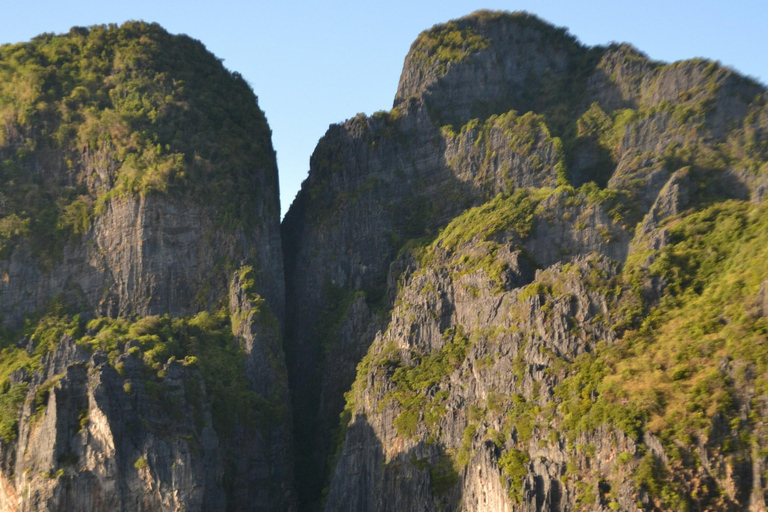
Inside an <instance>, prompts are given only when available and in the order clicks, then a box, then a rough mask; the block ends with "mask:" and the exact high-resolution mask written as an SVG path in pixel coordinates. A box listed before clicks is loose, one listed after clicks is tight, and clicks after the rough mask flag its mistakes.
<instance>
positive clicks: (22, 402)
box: [0, 23, 294, 511]
mask: <svg viewBox="0 0 768 512" xmlns="http://www.w3.org/2000/svg"><path fill="white" fill-rule="evenodd" d="M0 62H2V69H3V71H2V78H1V79H0V89H2V91H3V95H2V100H0V119H1V120H0V159H2V176H1V177H0V182H1V183H2V188H1V189H0V209H1V210H2V211H0V214H2V218H0V243H1V245H2V253H1V254H0V275H2V279H0V318H1V319H2V323H3V326H4V328H5V330H4V331H3V341H2V345H0V347H1V348H2V365H3V366H2V368H3V369H2V371H0V410H2V418H0V424H1V425H2V429H1V430H2V432H0V468H1V470H0V482H1V483H0V510H3V511H27V510H30V511H31V510H245V509H249V510H290V509H291V508H292V507H293V501H294V498H293V474H292V465H291V455H290V454H291V441H290V439H291V433H290V428H289V425H290V408H289V398H288V391H287V383H286V375H285V366H284V365H285V363H284V356H283V352H282V347H281V336H282V325H283V308H284V285H283V280H282V279H281V278H280V277H279V276H281V275H282V272H283V263H282V253H281V245H280V233H279V210H280V208H279V199H278V197H279V196H278V184H277V167H276V163H275V155H274V151H273V149H272V145H271V140H270V131H269V127H268V126H267V123H266V119H265V118H264V114H263V113H262V112H261V110H260V109H259V108H258V105H257V101H256V98H255V96H254V95H253V92H252V91H251V90H250V87H248V85H247V84H246V83H245V81H244V80H243V79H242V78H241V77H239V75H237V74H232V73H230V72H228V71H226V70H225V69H224V68H223V66H222V65H221V62H220V61H219V60H218V59H216V58H215V57H214V56H213V55H211V54H210V53H208V52H207V51H206V50H205V48H204V47H203V46H202V44H200V43H199V42H197V41H195V40H193V39H191V38H188V37H186V36H172V35H170V34H168V33H167V32H165V31H164V30H163V29H161V28H160V27H158V26H157V25H148V24H144V23H127V24H125V25H123V26H121V27H117V26H112V25H111V26H107V27H101V26H97V27H91V28H89V29H85V28H74V29H72V30H71V31H70V33H69V34H65V35H60V36H53V35H44V36H40V37H39V38H36V39H35V40H33V41H32V42H30V43H24V44H18V45H8V46H4V47H2V48H0ZM275 276H278V277H275Z"/></svg>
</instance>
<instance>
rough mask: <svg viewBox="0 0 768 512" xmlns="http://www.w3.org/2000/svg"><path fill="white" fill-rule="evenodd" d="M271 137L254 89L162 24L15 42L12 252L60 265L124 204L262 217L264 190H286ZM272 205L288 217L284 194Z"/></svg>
mask: <svg viewBox="0 0 768 512" xmlns="http://www.w3.org/2000/svg"><path fill="white" fill-rule="evenodd" d="M269 140H270V130H269V127H268V126H267V123H266V120H265V118H264V114H263V113H262V112H261V110H259V108H258V106H257V103H256V97H255V96H254V94H253V92H252V91H251V89H250V87H249V86H248V84H247V83H246V82H245V80H243V79H242V77H240V76H239V75H238V74H236V73H234V74H233V73H230V72H228V71H227V70H226V69H225V68H224V67H223V66H222V64H221V62H220V61H219V60H218V59H216V58H215V57H214V56H213V55H211V54H210V53H208V52H207V51H206V50H205V48H204V47H203V45H202V44H201V43H199V42H198V41H195V40H193V39H191V38H189V37H187V36H172V35H170V34H168V33H167V32H165V31H164V30H163V29H162V28H160V27H159V26H158V25H156V24H146V23H140V22H128V23H125V24H124V25H122V26H120V27H118V26H115V25H109V26H94V27H91V28H73V29H72V30H71V31H70V32H69V33H68V34H63V35H51V34H45V35H42V36H39V37H37V38H35V39H33V40H32V41H31V42H29V43H20V44H13V45H5V46H2V47H0V185H1V187H0V188H1V189H2V190H1V191H0V245H1V246H2V247H3V248H6V247H9V246H12V245H14V243H15V241H16V240H18V239H19V238H28V239H29V240H30V243H31V245H32V248H33V250H34V251H35V252H36V253H38V254H41V255H44V256H45V257H47V258H48V259H50V258H51V257H55V256H56V255H57V254H58V252H59V251H60V250H61V247H62V245H63V244H64V243H65V242H66V240H67V239H68V237H70V236H76V235H79V234H81V233H84V232H86V231H87V230H88V228H89V226H90V224H91V222H92V220H93V218H94V216H98V215H100V214H101V213H102V212H103V211H104V209H105V208H106V207H107V202H108V200H109V199H110V198H112V197H116V196H123V195H132V196H139V195H146V194H152V193H167V194H173V195H176V196H178V197H191V198H197V200H198V202H199V203H200V204H207V205H212V206H214V207H215V208H216V213H217V215H216V218H217V222H219V223H220V224H221V225H223V226H230V227H231V226H235V225H238V224H240V223H243V222H249V221H252V220H253V219H252V216H253V209H252V208H250V207H249V201H251V200H252V198H253V193H254V192H255V191H259V190H260V189H262V190H263V189H264V188H265V186H274V189H275V191H276V190H277V187H276V183H275V181H276V178H277V176H276V168H275V158H274V152H273V150H272V147H271V144H270V142H269ZM264 200H265V201H266V202H267V204H268V208H270V209H271V210H272V211H274V212H275V214H276V212H277V196H276V192H275V194H274V195H273V196H272V197H265V198H264ZM6 254H7V253H6Z"/></svg>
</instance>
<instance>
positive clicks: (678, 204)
mask: <svg viewBox="0 0 768 512" xmlns="http://www.w3.org/2000/svg"><path fill="white" fill-rule="evenodd" d="M765 104H766V96H765V90H764V88H763V87H762V86H761V85H760V84H756V83H754V82H752V81H750V80H748V79H745V78H743V77H740V76H738V75H737V74H735V73H734V72H733V71H730V70H728V69H724V68H722V67H720V66H719V65H717V64H716V63H710V62H707V61H703V60H693V61H685V62H680V63H675V64H669V65H668V64H663V63H658V62H654V61H651V60H649V59H648V58H647V57H645V56H644V55H642V54H641V53H639V52H638V51H636V50H635V49H633V48H631V47H629V46H627V45H614V46H610V47H607V48H585V47H583V46H581V45H580V44H579V43H578V42H577V41H576V40H575V39H573V38H572V37H571V36H570V35H568V34H567V33H565V32H564V31H563V30H560V29H555V28H553V27H551V26H549V25H547V24H545V23H543V22H541V21H540V20H538V19H536V18H535V17H532V16H529V15H526V14H509V13H488V12H480V13H476V14H473V15H471V16H469V17H467V18H462V19H461V20H456V21H454V22H450V23H447V24H445V25H437V26H435V27H433V29H431V30H429V31H427V32H425V33H423V34H422V35H420V36H419V38H418V39H417V41H416V42H415V43H414V44H413V46H412V48H411V52H410V53H409V55H408V56H407V57H406V59H405V67H404V71H403V75H402V77H401V80H400V85H399V88H398V93H397V96H396V99H395V107H394V108H393V110H392V111H390V112H388V113H377V114H375V115H374V116H372V117H370V118H367V117H364V116H361V115H359V116H357V117H355V118H354V119H351V120H349V121H347V122H345V123H344V124H342V125H338V126H332V127H331V128H330V129H329V131H328V133H327V134H326V136H325V137H324V138H323V139H322V140H321V141H320V143H319V145H318V148H317V150H316V151H315V154H314V155H313V158H312V161H311V169H310V175H309V177H308V178H307V180H306V182H305V183H304V185H303V187H302V191H301V192H300V194H299V196H298V197H297V200H296V202H295V203H294V204H293V205H292V207H291V210H290V211H289V214H288V215H287V216H286V219H285V222H284V224H283V244H284V245H283V247H284V253H285V255H286V284H287V289H286V297H287V312H288V313H287V314H288V318H289V322H288V327H287V330H286V342H287V350H288V361H289V362H288V365H289V376H290V380H291V389H292V391H293V393H294V395H293V397H294V400H295V402H294V403H295V404H297V409H296V429H295V431H296V432H297V436H299V438H300V442H301V443H303V444H302V446H301V450H300V456H299V458H298V459H297V464H298V471H299V482H300V484H299V485H300V488H301V489H302V492H303V493H304V503H303V505H304V506H306V508H307V509H311V508H316V507H320V503H321V501H322V502H324V503H325V505H324V506H325V508H326V509H327V510H420V511H422V510H446V509H448V510H461V509H468V510H572V509H575V508H578V507H580V508H584V509H589V510H605V509H622V510H637V509H664V508H668V509H675V510H679V509H684V508H689V509H703V508H706V507H710V508H712V507H714V508H717V509H752V510H761V509H762V508H761V507H764V506H765V505H764V503H765V495H764V494H765V485H764V481H763V478H764V476H763V472H764V468H765V464H766V460H765V457H764V453H763V452H760V451H759V450H758V449H756V448H755V447H762V446H764V445H765V442H766V441H765V434H764V426H763V425H762V422H761V421H760V420H759V418H760V417H761V415H763V414H764V412H765V411H764V398H765V397H764V388H763V386H764V382H763V381H764V377H763V375H764V370H763V368H764V366H763V365H764V362H763V359H762V356H760V355H759V354H761V353H762V350H763V348H762V347H763V346H764V344H765V339H766V338H765V335H764V333H762V330H761V329H762V327H761V325H762V320H761V319H762V313H761V311H762V309H760V308H761V307H762V306H760V305H759V304H762V302H761V301H762V299H761V297H763V295H764V293H763V292H764V290H763V288H765V285H764V284H762V283H765V282H766V278H768V274H766V269H765V268H764V265H763V261H764V258H763V256H762V255H761V254H762V252H761V251H763V249H760V247H761V242H760V240H762V238H761V237H762V235H757V233H760V232H761V230H762V228H761V227H760V226H761V221H760V220H759V219H761V218H762V213H761V212H762V210H764V207H763V206H760V203H761V201H762V198H763V196H764V194H765V186H766V182H767V181H766V177H765V176H766V174H765V173H766V169H768V167H767V166H766V161H768V158H766V157H768V153H766V145H765V140H766V128H768V125H767V124H766V117H765V112H766V107H765ZM472 207H474V208H472ZM727 233H729V234H727ZM721 265H722V267H721ZM733 283H740V284H738V285H735V284H733ZM763 302H764V301H763ZM730 305H733V306H730ZM710 317H712V318H716V319H717V320H715V321H712V320H711V319H710ZM738 333H741V334H738ZM747 338H748V339H749V343H746V344H744V343H742V340H743V339H747ZM753 347H760V348H754V350H753ZM355 365H356V368H355ZM345 390H349V391H347V392H346V396H345V398H342V395H341V393H342V392H343V391H345ZM704 397H711V404H707V403H705V399H704ZM344 403H346V405H345V406H344V405H343V404H344ZM339 413H342V415H341V422H340V426H339V427H338V429H337V427H336V424H337V420H336V417H337V414H339ZM300 415H301V416H300ZM310 426H311V427H310ZM329 439H334V440H335V441H334V442H335V443H337V444H336V445H335V446H331V444H332V443H331V442H329ZM750 439H752V440H755V439H756V441H755V442H754V443H752V441H750ZM324 473H325V474H326V475H327V476H323V474H324ZM323 486H325V487H326V488H325V491H324V498H322V499H321V488H322V487H323Z"/></svg>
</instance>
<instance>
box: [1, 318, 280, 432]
mask: <svg viewBox="0 0 768 512" xmlns="http://www.w3.org/2000/svg"><path fill="white" fill-rule="evenodd" d="M63 336H73V337H74V339H75V342H76V343H77V344H78V345H82V346H83V347H85V348H87V349H88V350H89V351H92V352H93V351H103V352H104V353H106V354H107V356H108V357H109V361H110V363H111V364H112V365H113V366H115V368H116V369H117V371H118V372H122V367H123V364H124V363H123V361H122V360H121V359H120V357H121V355H123V354H126V355H128V357H137V358H139V359H140V360H141V362H142V366H143V368H144V387H145V388H146V392H147V393H148V394H149V395H150V397H152V398H154V399H157V400H161V401H162V400H163V396H164V393H163V389H164V385H165V384H164V378H165V371H166V365H167V363H169V362H171V361H179V362H181V363H182V364H184V365H185V366H194V367H196V368H198V369H199V371H200V374H201V375H202V377H203V380H204V382H205V389H206V394H207V396H208V402H209V403H210V407H211V413H212V418H213V424H214V428H215V429H216V431H217V432H218V433H219V435H225V436H226V435H230V434H231V433H232V428H233V426H234V425H235V424H236V423H238V422H239V423H244V424H246V425H249V426H251V427H260V428H268V427H270V426H271V425H273V424H274V423H275V422H276V421H280V420H281V418H282V417H283V415H284V414H286V411H285V409H284V408H285V405H284V403H283V402H282V397H266V398H265V397H263V396H261V395H260V394H258V393H256V392H254V391H252V389H251V387H250V383H249V381H248V379H247V378H246V373H245V366H244V359H243V353H242V349H241V347H240V346H239V344H238V341H237V339H236V338H235V337H234V336H233V334H232V327H231V325H230V321H229V318H228V317H227V316H226V315H225V314H223V313H216V314H211V313H208V312H202V313H199V314H198V315H196V316H194V317H191V318H171V317H169V316H168V315H165V316H152V317H145V318H140V319H137V320H135V321H130V320H125V319H120V318H118V319H109V318H97V319H94V320H91V321H89V322H87V323H84V322H82V321H81V320H80V319H79V317H74V318H73V317H70V316H68V315H66V314H65V311H64V310H62V309H61V308H55V309H54V310H53V311H52V312H51V313H49V314H47V315H45V316H43V317H42V318H40V319H39V320H32V321H28V322H27V325H26V326H25V328H24V329H23V330H22V332H20V333H6V334H5V336H4V340H3V342H2V343H3V344H2V346H1V347H0V348H2V351H1V352H0V437H2V439H3V440H4V441H5V442H11V441H13V440H14V439H15V437H16V434H17V425H18V415H19V407H21V405H22V404H23V403H24V400H25V399H26V390H27V384H26V383H23V382H22V383H19V384H15V385H11V384H10V381H9V377H10V374H11V373H13V372H15V371H18V370H21V369H23V370H25V371H26V372H28V373H31V372H34V371H35V370H37V369H39V368H40V365H41V359H42V357H43V356H44V355H45V354H47V353H50V352H52V351H53V350H54V349H55V347H56V345H57V344H58V343H59V342H60V341H61V339H62V337H63ZM19 337H21V339H22V340H25V339H29V340H30V341H29V342H30V343H31V346H32V347H34V348H33V349H32V351H31V352H28V351H27V348H26V347H19V346H17V345H16V344H14V343H13V340H16V339H18V338H19ZM188 387H189V386H188ZM132 389H134V385H133V384H131V383H130V381H126V390H132ZM190 390H191V391H192V392H195V393H196V394H195V396H194V397H190V398H194V399H195V400H198V401H200V400H202V399H203V397H202V396H201V395H199V392H196V390H194V389H191V388H190ZM38 405H42V406H43V407H44V404H38ZM166 405H168V406H169V407H170V406H172V405H173V404H166ZM193 405H194V406H195V407H197V408H198V409H199V408H200V407H202V405H203V404H202V402H200V403H195V404H193ZM195 421H196V422H197V423H198V428H200V427H202V426H203V425H202V424H201V423H200V422H202V421H204V418H202V417H201V416H199V415H198V417H197V418H196V420H195Z"/></svg>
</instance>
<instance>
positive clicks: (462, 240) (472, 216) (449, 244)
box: [425, 189, 551, 263]
mask: <svg viewBox="0 0 768 512" xmlns="http://www.w3.org/2000/svg"><path fill="white" fill-rule="evenodd" d="M550 193H551V191H550V190H549V189H521V190H517V191H515V192H514V193H513V194H512V195H503V194H499V195H497V196H496V197H495V198H493V199H491V200H490V201H488V202H487V203H485V204H483V205H482V206H478V207H476V208H472V209H470V210H467V211H466V212H464V213H463V214H461V215H460V216H458V217H456V218H455V219H454V220H452V221H451V222H450V224H448V225H447V226H446V227H445V229H443V230H442V231H441V232H440V234H439V236H438V237H437V238H436V239H435V240H434V242H432V244H431V245H430V246H429V248H428V252H427V254H434V253H435V252H436V251H437V250H438V249H441V250H443V251H446V252H449V253H452V252H454V251H456V250H457V249H458V248H459V247H461V246H462V245H465V244H467V243H469V242H471V241H473V240H474V241H483V240H488V239H489V238H491V237H493V236H494V235H497V234H502V233H503V234H506V235H509V236H511V237H515V238H516V239H517V240H524V239H525V238H527V237H528V236H529V235H530V234H531V230H532V229H533V213H534V210H535V209H536V205H537V204H538V203H540V202H541V201H542V200H544V199H545V198H546V197H547V196H548V195H549V194H550ZM425 263H428V261H426V262H425Z"/></svg>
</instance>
